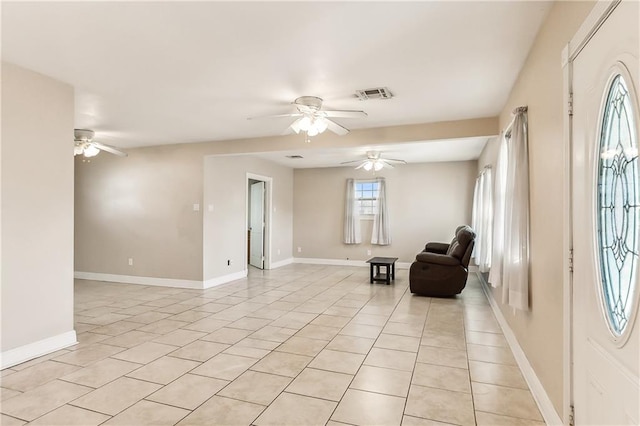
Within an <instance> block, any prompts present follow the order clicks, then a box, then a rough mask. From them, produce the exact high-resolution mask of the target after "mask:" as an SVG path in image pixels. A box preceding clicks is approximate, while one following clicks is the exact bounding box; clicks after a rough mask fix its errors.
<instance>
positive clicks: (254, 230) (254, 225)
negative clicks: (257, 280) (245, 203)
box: [249, 182, 265, 269]
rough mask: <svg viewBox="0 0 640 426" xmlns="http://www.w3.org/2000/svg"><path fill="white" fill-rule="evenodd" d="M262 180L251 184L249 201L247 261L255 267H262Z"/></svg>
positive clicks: (263, 187)
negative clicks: (249, 243) (249, 245)
mask: <svg viewBox="0 0 640 426" xmlns="http://www.w3.org/2000/svg"><path fill="white" fill-rule="evenodd" d="M264 190H265V185H264V182H256V183H254V184H252V185H251V193H250V195H249V197H250V203H251V213H250V218H249V223H250V231H249V233H250V241H251V247H249V254H250V256H249V263H250V264H251V266H255V267H256V268H260V269H264Z"/></svg>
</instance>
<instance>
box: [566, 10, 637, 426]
mask: <svg viewBox="0 0 640 426" xmlns="http://www.w3.org/2000/svg"><path fill="white" fill-rule="evenodd" d="M609 12H610V14H608V16H607V18H606V20H604V22H602V24H601V25H600V26H599V28H597V31H596V32H595V33H592V34H591V33H589V34H588V36H587V35H585V40H586V41H587V42H586V44H584V47H582V46H580V50H579V51H576V54H575V55H574V57H573V58H571V64H570V67H569V69H570V70H571V71H570V76H569V79H570V82H571V83H570V84H571V87H572V92H573V118H572V125H571V135H572V136H571V166H572V169H571V177H570V179H571V202H572V208H571V211H572V215H571V222H572V235H571V239H572V241H573V292H572V300H571V303H572V306H571V310H570V312H572V318H571V323H570V326H571V333H570V335H571V336H572V347H571V361H572V368H571V383H570V385H571V391H572V392H571V394H572V401H573V405H574V407H575V423H576V424H577V425H583V424H593V425H631V424H639V422H640V402H639V399H640V386H639V380H638V376H639V372H640V346H639V340H640V338H639V334H640V331H639V324H638V321H635V322H634V320H635V317H637V304H638V292H640V289H638V285H640V283H639V282H638V281H639V280H640V274H637V273H636V275H635V283H636V288H637V289H638V290H637V291H636V294H635V295H634V296H633V297H634V300H631V302H630V303H633V304H634V306H635V307H636V309H634V310H633V311H632V312H631V313H630V316H629V322H628V325H627V328H626V332H624V333H622V335H621V336H618V335H617V334H616V332H615V330H613V329H612V327H611V326H610V321H609V319H608V317H607V314H606V312H607V310H606V309H607V308H606V307H605V302H604V299H605V298H604V296H603V293H602V278H601V277H602V270H603V269H606V266H602V265H603V263H602V262H601V260H600V259H601V258H600V251H599V241H600V237H599V234H598V232H599V231H598V229H599V228H598V226H599V223H601V222H599V216H598V211H599V208H598V194H599V192H598V191H599V189H598V182H599V181H598V174H599V164H600V158H601V155H603V154H601V152H600V148H601V147H600V139H601V131H602V129H601V127H602V122H603V113H604V111H605V104H606V103H607V99H608V93H609V88H610V86H611V83H612V81H613V80H614V78H615V76H617V75H621V76H622V78H623V79H624V80H625V82H626V84H627V86H628V88H629V96H630V98H629V99H630V102H631V105H632V120H634V121H635V126H636V127H635V129H634V132H635V137H636V140H637V138H638V134H637V132H638V127H637V126H638V124H639V120H640V118H639V117H638V110H639V105H638V97H637V89H638V87H639V83H640V81H639V75H640V74H639V72H640V66H639V64H640V58H639V50H640V43H639V37H638V35H639V24H638V22H639V20H638V17H639V3H638V2H637V1H623V2H621V3H619V4H618V5H617V6H616V7H615V9H613V11H610V10H609V11H608V12H607V13H609ZM636 157H637V154H636ZM636 161H637V160H636ZM629 184H631V186H633V184H634V182H630V183H629ZM635 184H636V185H640V182H635ZM616 188H617V189H616V191H618V192H619V191H620V190H622V189H623V188H624V187H623V186H622V185H618V187H616ZM614 192H615V191H614ZM614 198H615V197H614ZM615 208H616V209H618V210H617V211H616V214H618V215H620V214H622V213H621V211H622V210H621V204H620V205H618V203H617V204H616V207H615ZM633 232H635V234H633V235H635V237H634V238H635V241H638V239H639V238H640V235H638V229H637V228H636V229H635V231H633ZM636 257H637V253H636ZM637 268H638V263H637V262H636V263H635V270H637ZM612 330H613V331H612Z"/></svg>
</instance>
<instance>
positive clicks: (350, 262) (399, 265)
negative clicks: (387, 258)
mask: <svg viewBox="0 0 640 426" xmlns="http://www.w3.org/2000/svg"><path fill="white" fill-rule="evenodd" d="M293 263H308V264H311V265H334V266H361V267H368V266H369V264H368V263H367V262H366V261H365V260H347V259H318V258H313V257H294V258H293ZM410 266H411V263H409V262H396V269H409V267H410Z"/></svg>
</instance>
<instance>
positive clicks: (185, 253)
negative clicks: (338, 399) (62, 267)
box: [75, 145, 203, 281]
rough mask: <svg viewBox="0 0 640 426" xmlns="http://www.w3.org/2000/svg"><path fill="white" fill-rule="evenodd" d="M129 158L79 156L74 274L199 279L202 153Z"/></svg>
mask: <svg viewBox="0 0 640 426" xmlns="http://www.w3.org/2000/svg"><path fill="white" fill-rule="evenodd" d="M128 153H129V156H128V157H125V158H122V157H117V156H115V155H111V154H108V153H101V154H99V155H98V156H96V157H94V158H92V159H91V161H90V162H86V161H85V162H83V157H82V156H78V157H76V164H75V165H76V174H75V184H76V197H75V211H76V223H75V246H76V250H75V270H76V271H81V272H94V273H106V274H117V275H134V276H143V277H155V278H173V279H184V280H196V281H201V280H202V209H200V211H194V210H193V205H194V204H200V205H201V204H202V187H203V186H202V176H203V166H202V152H201V151H200V150H197V149H194V148H193V146H189V145H185V146H180V145H178V146H170V147H154V148H144V149H134V150H128ZM129 258H133V265H132V266H129V264H128V259H129Z"/></svg>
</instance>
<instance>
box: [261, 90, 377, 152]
mask: <svg viewBox="0 0 640 426" xmlns="http://www.w3.org/2000/svg"><path fill="white" fill-rule="evenodd" d="M293 104H294V105H295V106H296V108H297V109H298V111H297V112H294V113H290V114H278V115H271V116H267V117H263V118H273V117H296V120H295V121H294V122H293V123H292V124H291V125H289V127H287V132H290V131H293V132H295V133H296V134H299V133H304V134H305V142H311V140H310V138H311V137H313V136H317V135H319V134H320V133H323V132H324V131H325V130H327V129H328V130H330V131H332V132H333V133H335V134H337V135H339V136H342V135H346V134H347V133H349V129H347V128H346V127H344V126H342V125H340V124H338V123H336V122H335V121H333V120H331V118H364V117H366V116H367V113H366V112H364V111H356V110H323V109H322V98H319V97H317V96H300V97H299V98H296V100H294V101H293ZM256 118H258V117H256ZM250 119H252V118H250ZM285 133H286V132H285Z"/></svg>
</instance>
